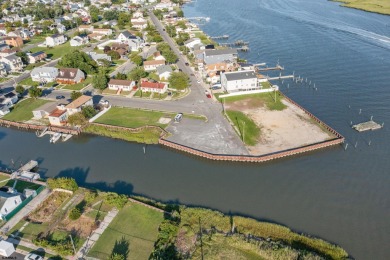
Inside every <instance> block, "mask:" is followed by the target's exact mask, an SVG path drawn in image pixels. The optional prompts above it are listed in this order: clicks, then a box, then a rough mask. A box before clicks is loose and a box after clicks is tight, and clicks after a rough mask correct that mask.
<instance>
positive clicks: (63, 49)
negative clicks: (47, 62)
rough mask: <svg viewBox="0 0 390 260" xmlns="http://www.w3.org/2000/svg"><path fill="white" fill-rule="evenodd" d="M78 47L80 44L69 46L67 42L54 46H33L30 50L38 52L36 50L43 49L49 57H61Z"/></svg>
mask: <svg viewBox="0 0 390 260" xmlns="http://www.w3.org/2000/svg"><path fill="white" fill-rule="evenodd" d="M77 49H80V46H78V47H72V46H70V44H69V42H67V43H64V44H61V45H58V46H55V47H35V48H32V49H31V50H30V51H31V52H33V53H34V52H38V51H44V52H45V53H46V54H47V57H48V58H50V59H53V60H54V59H58V58H61V57H62V56H63V55H65V54H67V53H71V52H74V51H75V50H77Z"/></svg>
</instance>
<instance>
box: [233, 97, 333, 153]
mask: <svg viewBox="0 0 390 260" xmlns="http://www.w3.org/2000/svg"><path fill="white" fill-rule="evenodd" d="M242 101H245V100H242ZM242 101H240V102H242ZM282 102H283V103H284V104H285V105H286V106H287V108H286V109H284V110H282V111H276V110H268V108H267V107H265V106H264V105H263V106H257V107H256V108H254V107H253V106H251V105H252V104H250V103H249V102H244V103H243V106H240V107H241V108H240V109H238V105H239V104H234V106H233V107H234V108H235V110H238V111H242V112H243V113H245V114H246V115H248V116H249V117H250V118H251V119H252V120H253V121H254V122H255V123H256V124H257V125H258V126H260V128H261V134H260V140H259V142H258V143H257V144H256V145H255V146H249V147H247V148H248V151H249V152H250V154H252V155H262V154H268V153H274V152H278V151H283V150H288V149H292V148H297V147H301V146H305V145H309V144H314V143H318V142H322V141H325V140H328V139H331V138H333V136H332V135H331V134H330V133H329V132H327V131H324V130H323V129H322V128H321V127H320V126H319V125H318V124H317V123H315V122H314V121H312V120H311V118H310V117H309V116H308V115H307V114H306V113H305V112H304V111H302V110H301V109H299V108H298V107H296V106H294V105H293V104H291V103H289V102H287V101H286V100H283V101H282ZM231 108H232V107H231Z"/></svg>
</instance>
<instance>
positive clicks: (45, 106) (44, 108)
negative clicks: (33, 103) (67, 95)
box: [34, 102, 61, 113]
mask: <svg viewBox="0 0 390 260" xmlns="http://www.w3.org/2000/svg"><path fill="white" fill-rule="evenodd" d="M60 103H61V102H49V103H46V104H43V105H42V106H40V107H38V108H37V109H34V111H46V112H48V113H50V112H52V111H53V110H54V109H55V108H56V107H57V106H58V105H59V104H60Z"/></svg>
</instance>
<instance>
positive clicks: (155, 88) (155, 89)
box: [141, 81, 168, 94]
mask: <svg viewBox="0 0 390 260" xmlns="http://www.w3.org/2000/svg"><path fill="white" fill-rule="evenodd" d="M167 89H168V85H167V84H165V83H158V82H149V81H142V82H141V91H142V92H152V93H159V94H164V93H165V92H166V91H167Z"/></svg>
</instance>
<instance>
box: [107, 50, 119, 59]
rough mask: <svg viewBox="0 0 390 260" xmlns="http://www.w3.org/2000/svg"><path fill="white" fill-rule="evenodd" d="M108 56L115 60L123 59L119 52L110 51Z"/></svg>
mask: <svg viewBox="0 0 390 260" xmlns="http://www.w3.org/2000/svg"><path fill="white" fill-rule="evenodd" d="M107 55H108V56H110V57H111V59H113V60H119V59H120V58H121V55H120V54H119V53H118V52H117V51H109V52H107Z"/></svg>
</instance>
